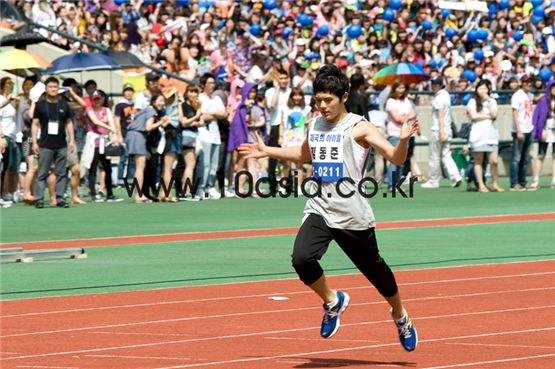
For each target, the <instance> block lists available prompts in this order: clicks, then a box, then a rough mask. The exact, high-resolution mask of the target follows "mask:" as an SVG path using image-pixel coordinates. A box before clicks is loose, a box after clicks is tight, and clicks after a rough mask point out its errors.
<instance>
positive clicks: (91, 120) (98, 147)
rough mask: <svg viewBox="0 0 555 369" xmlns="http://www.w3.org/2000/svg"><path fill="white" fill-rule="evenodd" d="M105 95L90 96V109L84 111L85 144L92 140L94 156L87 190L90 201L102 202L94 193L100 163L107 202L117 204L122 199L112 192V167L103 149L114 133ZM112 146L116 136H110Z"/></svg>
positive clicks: (97, 92) (99, 92)
mask: <svg viewBox="0 0 555 369" xmlns="http://www.w3.org/2000/svg"><path fill="white" fill-rule="evenodd" d="M104 100H105V95H104V93H102V92H101V91H98V90H96V91H94V92H93V93H92V94H91V103H92V107H91V108H89V109H87V111H86V123H87V131H88V133H87V136H88V137H87V142H89V140H94V156H93V157H92V162H91V165H90V168H89V190H90V196H91V200H92V201H94V202H103V201H104V199H103V198H102V197H101V196H100V195H97V193H96V187H95V186H96V171H97V169H98V164H99V163H100V164H101V165H102V167H103V168H104V171H105V172H106V176H105V182H106V183H105V184H106V194H107V201H108V202H119V201H122V200H123V199H121V198H118V197H116V196H115V195H114V194H113V192H112V165H111V164H110V161H109V160H108V159H107V158H106V155H105V153H104V149H105V147H106V145H107V143H108V134H109V133H115V132H116V129H115V125H114V117H113V115H112V112H111V111H110V109H108V108H107V107H104V106H103V104H104ZM112 141H113V144H116V141H117V139H116V135H112Z"/></svg>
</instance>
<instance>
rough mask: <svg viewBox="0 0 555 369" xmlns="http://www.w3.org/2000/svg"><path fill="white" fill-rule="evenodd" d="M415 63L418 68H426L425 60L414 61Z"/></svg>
mask: <svg viewBox="0 0 555 369" xmlns="http://www.w3.org/2000/svg"><path fill="white" fill-rule="evenodd" d="M414 65H416V66H417V67H418V68H420V69H422V68H424V60H419V61H417V62H416V63H414Z"/></svg>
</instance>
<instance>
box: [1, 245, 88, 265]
mask: <svg viewBox="0 0 555 369" xmlns="http://www.w3.org/2000/svg"><path fill="white" fill-rule="evenodd" d="M63 258H71V259H86V258H87V253H86V252H85V249H83V248H70V249H51V250H27V251H25V250H23V249H22V248H21V247H14V248H7V249H0V262H1V263H13V262H19V263H31V262H33V261H34V260H46V259H63Z"/></svg>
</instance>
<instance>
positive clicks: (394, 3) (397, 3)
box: [389, 0, 403, 10]
mask: <svg viewBox="0 0 555 369" xmlns="http://www.w3.org/2000/svg"><path fill="white" fill-rule="evenodd" d="M389 7H390V8H391V9H394V10H399V9H401V8H402V7H403V3H402V2H401V0H391V1H390V2H389Z"/></svg>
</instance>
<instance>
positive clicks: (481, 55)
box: [474, 49, 484, 61]
mask: <svg viewBox="0 0 555 369" xmlns="http://www.w3.org/2000/svg"><path fill="white" fill-rule="evenodd" d="M474 59H476V60H478V61H482V60H484V51H483V50H482V49H478V50H476V51H474Z"/></svg>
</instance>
